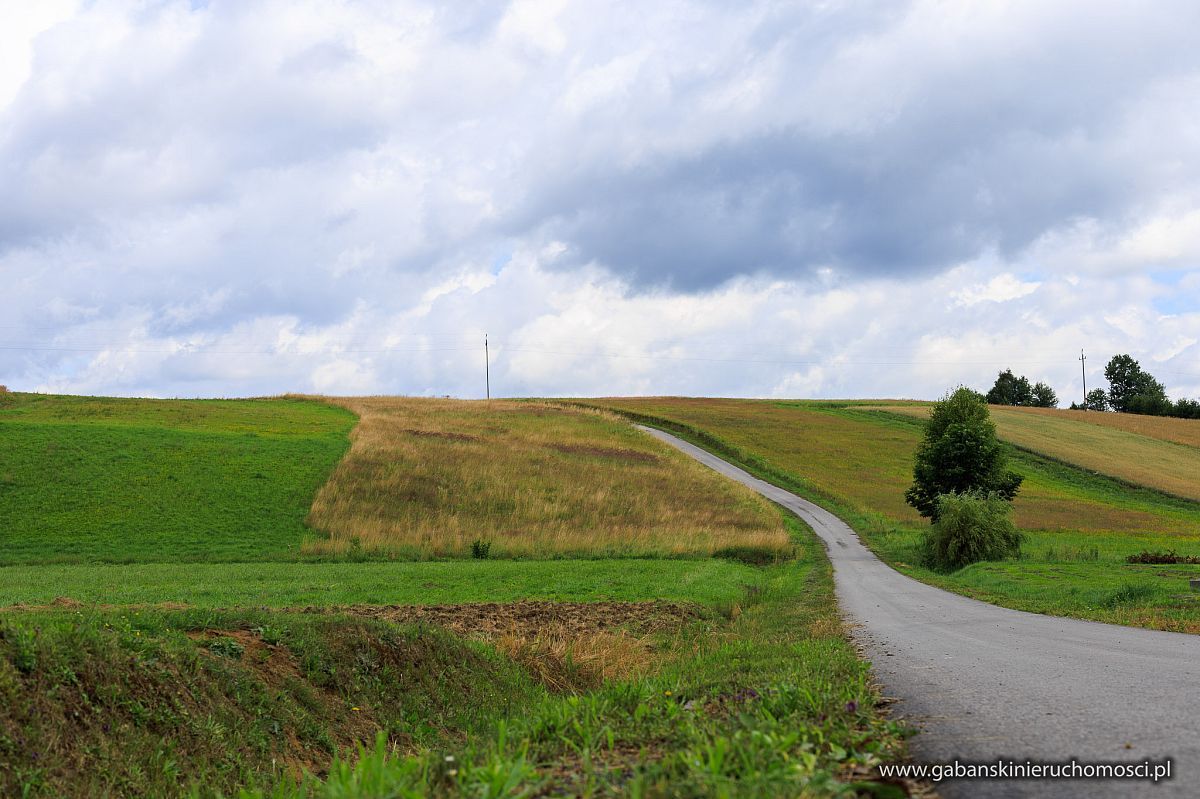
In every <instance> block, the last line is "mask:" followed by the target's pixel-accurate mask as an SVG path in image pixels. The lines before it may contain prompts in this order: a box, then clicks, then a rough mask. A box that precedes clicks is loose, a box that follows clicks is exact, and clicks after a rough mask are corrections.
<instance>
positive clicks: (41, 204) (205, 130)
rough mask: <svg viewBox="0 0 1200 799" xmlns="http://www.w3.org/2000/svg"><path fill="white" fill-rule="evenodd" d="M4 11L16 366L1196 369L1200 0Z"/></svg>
mask: <svg viewBox="0 0 1200 799" xmlns="http://www.w3.org/2000/svg"><path fill="white" fill-rule="evenodd" d="M0 3H2V0H0ZM0 14H2V15H3V17H2V20H0V185H3V186H4V187H5V190H4V191H3V192H0V279H2V281H3V285H4V288H5V293H6V316H5V319H4V320H2V321H3V324H2V325H0V378H2V379H0V382H4V383H7V384H8V385H9V386H11V387H16V388H45V389H54V390H71V391H88V392H99V393H147V394H151V393H154V394H167V395H171V394H201V395H227V394H268V393H277V392H280V391H287V390H319V391H330V392H332V391H338V390H343V391H380V392H383V391H388V392H403V393H418V394H419V393H431V394H442V393H452V394H462V395H478V394H479V393H481V381H480V380H479V374H478V373H479V372H480V371H481V370H480V368H479V367H480V360H481V357H482V353H481V352H480V351H479V348H480V343H481V341H482V336H483V334H484V333H485V332H486V333H488V334H489V335H490V336H491V337H492V341H493V343H494V345H495V347H494V350H493V354H494V356H495V359H496V360H495V371H494V372H493V376H494V378H495V380H496V385H497V387H498V390H499V391H500V392H501V393H518V394H585V393H626V392H643V393H644V392H648V393H688V394H750V395H786V394H789V393H807V394H814V395H821V396H864V395H872V394H875V395H888V396H905V395H907V396H933V395H936V394H937V393H940V392H941V391H942V390H943V389H944V388H946V387H948V386H950V385H952V384H954V383H956V382H959V381H962V382H968V383H971V384H973V385H977V386H985V385H986V383H988V382H990V380H991V379H992V378H993V377H994V373H995V371H998V370H999V369H1001V368H1004V367H1006V366H1011V367H1012V368H1014V369H1018V370H1024V371H1025V372H1027V373H1028V374H1029V376H1030V377H1031V378H1033V379H1046V380H1050V381H1052V382H1054V384H1055V385H1056V386H1060V387H1061V388H1060V394H1062V395H1064V396H1067V395H1070V393H1071V392H1073V391H1074V390H1075V385H1074V383H1073V382H1072V381H1077V379H1078V375H1077V366H1078V364H1077V362H1076V361H1075V360H1074V358H1075V357H1077V350H1078V349H1079V347H1082V346H1086V347H1087V348H1088V350H1089V352H1093V353H1115V352H1130V353H1132V354H1134V355H1135V357H1139V358H1142V359H1144V361H1145V362H1146V363H1150V364H1153V365H1154V367H1155V368H1157V369H1158V370H1159V372H1156V374H1159V377H1160V378H1161V379H1163V380H1164V382H1166V383H1167V384H1168V387H1169V388H1170V389H1171V390H1172V392H1173V393H1191V394H1193V395H1194V394H1197V393H1200V374H1198V373H1200V363H1198V360H1197V359H1198V353H1197V344H1196V341H1195V338H1196V336H1195V330H1197V329H1200V317H1198V314H1200V282H1198V281H1200V277H1198V276H1197V272H1198V271H1200V270H1198V268H1197V264H1198V263H1200V211H1198V210H1197V209H1200V193H1198V192H1197V190H1196V186H1198V185H1200V166H1198V165H1200V123H1197V121H1196V117H1195V114H1194V111H1193V108H1192V106H1193V105H1194V104H1193V103H1192V98H1193V97H1194V96H1195V91H1196V88H1197V86H1198V85H1200V54H1198V52H1197V51H1196V49H1195V48H1194V46H1193V42H1192V37H1191V31H1193V30H1195V27H1196V24H1200V19H1197V17H1198V12H1197V9H1196V7H1195V6H1194V5H1192V4H1187V3H1176V4H1166V5H1163V6H1161V7H1160V8H1159V9H1158V11H1157V12H1156V14H1154V15H1148V14H1145V13H1144V10H1143V9H1142V8H1141V7H1140V6H1139V5H1138V4H1135V3H1109V4H1105V5H1104V6H1103V7H1102V8H1098V7H1096V6H1095V4H1092V3H1084V2H1082V1H1080V2H1072V3H1066V4H1057V5H1053V6H1048V5H1046V4H1044V3H1032V2H1028V3H1026V2H1022V3H975V4H969V5H962V6H957V7H954V8H947V7H946V6H945V5H944V4H941V3H933V2H912V3H877V4H875V3H857V4H807V5H805V4H800V5H794V6H786V5H785V6H779V5H777V4H773V3H768V2H763V3H748V4H735V5H730V6H722V5H719V4H716V5H714V4H707V3H690V2H682V3H671V4H645V3H629V4H624V5H622V4H616V5H613V4H610V3H594V2H575V3H567V2H558V3H542V2H515V3H509V4H505V3H479V4H457V5H454V6H452V7H448V6H444V5H438V4H434V3H429V2H424V0H406V2H401V3H384V2H373V1H372V2H361V3H340V2H324V1H323V0H313V1H312V2H307V3H303V4H295V3H285V2H283V1H282V0H254V1H253V2H239V3H211V4H195V3H188V2H182V0H163V1H162V2H157V3H148V4H146V3H94V4H86V5H84V6H80V7H75V5H74V4H71V3H61V4H58V3H50V2H46V3H35V4H19V3H8V4H0ZM1093 357H1095V358H1096V359H1097V362H1099V361H1100V360H1101V359H1102V358H1104V357H1106V356H1105V355H1100V354H1097V355H1095V356H1093ZM338 386H341V387H342V388H341V389H339V388H338Z"/></svg>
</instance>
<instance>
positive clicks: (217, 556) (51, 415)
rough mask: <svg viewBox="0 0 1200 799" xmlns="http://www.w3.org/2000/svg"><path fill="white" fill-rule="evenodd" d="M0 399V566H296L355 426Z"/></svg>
mask: <svg viewBox="0 0 1200 799" xmlns="http://www.w3.org/2000/svg"><path fill="white" fill-rule="evenodd" d="M11 396H12V397H13V399H12V401H11V402H9V403H7V404H5V405H4V406H3V407H0V440H2V441H3V444H4V445H3V446H0V564H13V563H38V562H42V563H45V562H110V563H112V562H115V563H121V562H154V561H172V562H178V561H222V560H252V559H263V560H265V559H286V558H297V557H299V556H300V544H301V542H302V540H303V539H304V537H305V536H306V535H308V534H309V531H308V529H307V528H306V527H305V524H304V520H305V517H306V515H307V513H308V509H309V505H310V503H311V502H312V496H313V494H314V493H315V492H316V490H317V488H318V487H319V486H320V485H321V484H322V483H323V482H324V481H325V479H326V477H327V476H328V474H329V472H330V471H331V470H332V469H333V467H334V465H335V464H336V463H337V461H338V459H339V458H340V457H341V456H342V454H343V453H344V452H345V451H346V449H347V447H348V446H349V442H348V439H347V434H348V433H349V431H350V428H351V427H352V426H353V424H354V416H353V415H352V414H351V413H349V412H348V411H346V410H344V409H342V408H335V407H332V406H328V405H325V404H322V403H316V402H310V401H303V400H293V399H269V400H128V399H109V398H96V397H57V396H46V395H34V394H13V395H11Z"/></svg>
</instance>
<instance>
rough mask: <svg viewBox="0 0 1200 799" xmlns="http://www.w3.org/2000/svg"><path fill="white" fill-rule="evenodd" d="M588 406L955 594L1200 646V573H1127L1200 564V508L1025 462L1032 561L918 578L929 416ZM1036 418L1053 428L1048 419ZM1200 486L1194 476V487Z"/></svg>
mask: <svg viewBox="0 0 1200 799" xmlns="http://www.w3.org/2000/svg"><path fill="white" fill-rule="evenodd" d="M580 402H582V403H583V404H586V405H589V406H593V405H598V406H602V407H606V408H610V409H612V410H616V411H619V412H621V413H625V414H627V415H630V416H631V417H632V418H634V419H636V420H638V421H642V422H646V423H650V424H657V425H659V426H661V427H664V428H665V429H668V430H671V431H673V432H676V433H679V434H682V435H684V436H685V437H687V438H689V439H690V440H692V441H693V442H695V443H698V444H700V445H702V446H705V447H707V448H709V449H712V450H713V451H715V452H717V453H719V454H722V455H725V456H727V457H731V458H733V459H734V460H735V461H737V462H739V463H741V464H743V465H745V466H747V467H748V468H750V469H751V471H753V472H755V473H756V474H757V475H758V476H760V477H762V478H764V479H767V480H769V481H771V482H775V483H777V484H780V485H783V486H784V487H786V488H789V489H791V490H793V491H796V492H798V493H800V494H802V495H804V496H807V497H809V498H810V499H812V500H814V501H816V502H818V503H820V504H823V505H825V506H826V507H828V508H830V509H831V510H833V511H834V512H836V513H838V514H839V515H840V516H841V517H842V518H844V519H846V520H847V521H848V522H850V523H851V525H852V526H853V527H854V528H855V529H856V531H857V532H858V533H859V534H860V535H861V536H862V537H863V539H864V541H865V542H866V543H867V544H868V545H869V546H870V547H871V548H872V549H874V550H875V551H876V552H877V553H878V554H879V555H880V557H882V558H884V559H885V560H887V561H889V562H890V563H891V564H892V565H894V566H896V567H897V568H899V569H902V570H904V571H906V572H907V573H909V574H911V575H912V576H915V577H919V578H920V579H923V580H926V581H929V582H932V583H934V584H936V585H939V586H941V587H944V588H948V589H950V590H954V591H958V592H960V593H964V594H967V595H969V596H974V597H977V598H980V599H984V600H986V601H989V602H995V603H998V604H1005V605H1008V606H1010V607H1017V608H1020V609H1023V610H1031V611H1035V612H1042V613H1060V614H1064V615H1072V616H1079V617H1082V618H1090V619H1097V620H1101V621H1110V622H1116V623H1120V624H1136V625H1141V626H1148V627H1156V628H1159V629H1170V630H1177V631H1184V632H1200V601H1198V599H1197V595H1195V594H1194V593H1192V592H1191V591H1190V590H1189V589H1188V584H1187V578H1189V577H1191V576H1200V567H1197V566H1195V565H1189V564H1186V563H1178V564H1169V565H1159V566H1157V567H1155V566H1151V565H1145V564H1131V563H1127V562H1126V558H1127V557H1129V556H1132V555H1136V554H1138V553H1140V552H1143V551H1158V552H1162V551H1168V550H1174V551H1177V552H1178V553H1180V554H1182V555H1200V503H1197V502H1196V501H1194V500H1191V499H1187V498H1180V497H1173V496H1170V495H1168V494H1164V493H1162V492H1161V491H1158V490H1153V489H1148V488H1141V487H1138V486H1136V485H1133V484H1131V483H1130V482H1129V481H1126V480H1118V479H1114V478H1112V477H1108V476H1106V475H1104V474H1097V473H1096V472H1095V471H1093V470H1090V469H1086V468H1083V467H1081V466H1077V465H1073V464H1070V463H1067V462H1065V459H1063V458H1053V459H1052V458H1048V457H1045V456H1041V455H1038V454H1036V453H1033V452H1028V451H1025V450H1018V449H1014V450H1013V451H1012V453H1011V459H1012V467H1013V468H1014V469H1015V470H1016V471H1018V472H1019V473H1021V474H1022V475H1023V477H1024V483H1023V484H1022V486H1021V491H1020V493H1019V494H1018V496H1017V498H1016V501H1015V502H1014V503H1013V509H1014V518H1015V521H1016V524H1017V526H1018V527H1019V528H1021V529H1022V530H1023V531H1025V533H1026V535H1027V537H1028V540H1027V542H1026V544H1025V546H1024V547H1023V550H1022V551H1023V555H1022V559H1021V560H1019V561H1005V562H996V563H980V564H976V565H974V566H970V567H968V568H966V569H963V570H961V571H959V572H955V573H953V574H950V575H942V574H936V573H933V572H930V571H928V570H926V569H923V568H921V567H920V566H919V565H917V564H919V563H920V558H921V556H920V550H919V542H920V540H921V536H922V534H923V531H924V530H925V529H926V528H927V522H926V521H925V520H923V519H921V518H920V517H919V516H918V515H917V513H916V511H914V510H913V509H912V508H911V507H909V506H908V505H907V504H905V502H904V491H905V489H906V488H907V487H908V486H909V485H910V483H911V481H912V464H913V455H914V453H915V451H916V448H917V445H918V443H919V442H920V440H921V435H922V428H923V424H924V423H923V416H924V415H925V414H927V413H928V411H927V409H926V408H923V407H920V406H915V407H914V406H912V405H911V404H910V405H908V406H900V407H899V408H897V407H894V404H892V403H888V404H887V406H888V409H889V410H888V411H880V410H879V408H878V406H879V403H875V404H874V405H875V406H876V407H872V403H870V402H850V403H842V402H818V401H768V400H724V399H697V398H671V397H659V398H610V399H604V400H584V401H580ZM900 411H902V412H900ZM1001 415H1002V416H1003V415H1004V414H1001ZM1022 418H1024V417H1022ZM1032 418H1035V419H1036V421H1035V424H1039V423H1042V422H1041V420H1042V418H1044V417H1042V416H1036V417H1032ZM1077 424H1078V423H1075V422H1073V421H1069V420H1068V421H1066V422H1057V421H1056V422H1055V424H1054V425H1050V426H1049V427H1048V428H1047V427H1046V426H1045V425H1044V423H1043V427H1042V428H1040V429H1042V430H1043V440H1041V441H1040V442H1039V446H1040V447H1043V448H1047V449H1049V448H1054V449H1056V450H1058V451H1067V450H1068V449H1069V448H1070V447H1072V446H1074V440H1073V439H1071V438H1063V439H1061V440H1056V439H1055V438H1054V436H1067V435H1068V434H1071V435H1073V434H1074V433H1075V432H1076V430H1077V427H1076V426H1077ZM1047 429H1048V430H1049V431H1050V432H1049V433H1046V432H1044V431H1045V430H1047ZM1087 430H1088V431H1091V430H1099V431H1101V433H1100V434H1101V435H1106V434H1117V435H1120V436H1122V437H1123V438H1122V439H1121V441H1122V442H1123V443H1125V444H1126V445H1128V444H1129V441H1130V437H1131V436H1132V434H1129V433H1127V432H1125V431H1116V430H1110V429H1107V428H1102V427H1099V426H1095V425H1088V426H1087ZM1064 431H1065V432H1064ZM1142 439H1143V440H1141V441H1140V443H1141V445H1143V446H1149V447H1159V446H1161V447H1168V448H1170V450H1171V451H1175V450H1181V451H1182V452H1183V455H1182V457H1183V458H1190V457H1191V454H1190V449H1189V448H1186V447H1184V446H1182V445H1179V444H1174V443H1168V442H1163V441H1151V442H1150V443H1149V444H1147V443H1146V442H1145V440H1144V437H1142ZM1107 468H1111V467H1107ZM1160 469H1164V471H1162V472H1161V473H1160V472H1158V471H1155V470H1153V469H1151V470H1150V472H1149V477H1148V478H1146V479H1147V480H1148V481H1149V482H1156V483H1158V484H1161V483H1162V482H1165V481H1167V480H1170V479H1174V478H1177V477H1179V476H1181V475H1179V474H1176V473H1175V472H1173V471H1165V467H1160ZM1193 474H1195V473H1194V472H1188V473H1184V474H1183V475H1182V476H1183V477H1185V481H1186V478H1187V477H1190V476H1191V475H1193ZM1192 479H1194V477H1193V478H1192Z"/></svg>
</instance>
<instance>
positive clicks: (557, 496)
mask: <svg viewBox="0 0 1200 799" xmlns="http://www.w3.org/2000/svg"><path fill="white" fill-rule="evenodd" d="M329 401H330V402H333V403H336V404H338V405H341V406H343V407H345V408H348V409H350V410H351V411H353V412H354V413H356V414H358V415H359V417H360V421H359V424H358V426H357V427H356V428H355V429H354V431H353V432H352V433H351V448H350V451H349V452H348V453H347V455H346V457H345V458H344V459H343V460H342V462H341V463H340V464H339V465H338V466H337V468H336V469H335V470H334V472H333V474H332V476H331V477H330V479H329V481H328V482H327V483H326V484H325V485H324V486H323V487H322V488H321V490H320V491H319V492H318V494H317V496H316V498H315V500H314V502H313V505H312V510H311V513H310V514H309V519H308V521H309V524H310V525H311V526H312V527H314V528H315V529H316V530H319V531H323V532H324V533H325V534H326V535H325V536H323V537H318V538H314V539H312V540H309V541H308V542H306V543H305V545H304V549H305V551H306V552H309V553H330V554H346V553H353V552H354V551H356V550H361V551H364V552H375V553H390V554H393V555H395V556H396V557H402V558H439V557H464V556H467V557H469V556H470V554H471V546H472V543H473V542H475V541H477V540H478V541H483V542H486V543H488V544H489V545H490V553H489V556H490V557H560V556H582V557H593V556H672V557H677V556H709V555H712V554H713V553H715V552H718V551H720V550H722V549H727V548H747V549H752V550H765V551H768V552H771V553H778V554H784V553H786V552H787V551H789V550H790V547H791V544H790V540H789V538H788V535H787V533H786V531H785V530H784V528H783V525H782V523H781V521H780V518H779V514H778V513H777V512H776V511H775V510H774V509H773V508H771V507H770V506H769V505H768V504H767V503H766V502H765V501H764V500H762V499H760V498H759V497H758V496H757V495H755V494H753V493H752V492H750V491H749V490H747V489H744V488H742V487H741V486H737V485H735V484H733V483H731V482H730V481H727V480H724V479H722V478H720V477H718V476H717V475H715V474H713V473H711V472H709V471H708V470H706V469H704V468H703V467H701V466H699V465H697V464H695V463H694V462H692V461H691V460H690V459H688V458H686V457H685V456H683V455H681V454H679V453H676V452H675V451H673V450H671V449H669V448H667V447H665V446H663V445H661V444H659V443H658V442H657V441H655V440H653V439H652V438H650V437H649V436H646V435H644V434H642V433H640V432H638V431H636V430H634V429H633V428H631V427H630V426H629V425H628V423H626V422H624V421H622V420H620V419H618V418H616V417H613V416H609V415H607V414H604V413H599V412H593V411H586V410H582V409H567V408H563V407H560V406H557V405H551V404H541V403H530V402H505V401H493V402H490V403H484V402H468V401H462V400H435V399H411V398H394V397H367V398H349V399H330V400H329Z"/></svg>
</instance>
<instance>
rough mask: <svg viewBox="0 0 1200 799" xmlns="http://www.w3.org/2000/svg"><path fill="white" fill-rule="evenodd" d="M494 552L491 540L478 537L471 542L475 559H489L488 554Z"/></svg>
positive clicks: (472, 554) (472, 555)
mask: <svg viewBox="0 0 1200 799" xmlns="http://www.w3.org/2000/svg"><path fill="white" fill-rule="evenodd" d="M491 553H492V544H491V542H490V541H484V540H483V539H480V538H477V539H475V540H474V541H473V542H471V557H473V558H475V560H487V558H488V555H490V554H491Z"/></svg>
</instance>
